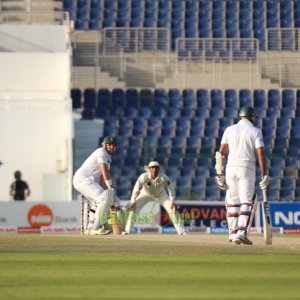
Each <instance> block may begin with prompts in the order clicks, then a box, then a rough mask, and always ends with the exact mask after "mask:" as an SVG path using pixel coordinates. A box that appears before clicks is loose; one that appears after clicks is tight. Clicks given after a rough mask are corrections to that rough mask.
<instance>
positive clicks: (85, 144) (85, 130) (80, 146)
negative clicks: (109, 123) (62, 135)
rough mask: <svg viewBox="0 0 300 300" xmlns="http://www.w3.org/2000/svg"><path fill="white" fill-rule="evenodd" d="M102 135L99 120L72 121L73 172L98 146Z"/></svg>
mask: <svg viewBox="0 0 300 300" xmlns="http://www.w3.org/2000/svg"><path fill="white" fill-rule="evenodd" d="M102 134H103V121H101V120H96V121H95V120H92V121H88V120H74V158H73V160H74V163H73V164H74V172H75V171H76V170H77V169H78V168H79V167H80V166H81V165H82V163H83V162H84V160H85V159H86V158H87V157H88V156H89V155H90V154H91V153H92V152H93V151H94V150H95V149H96V148H98V145H99V138H100V137H101V136H102Z"/></svg>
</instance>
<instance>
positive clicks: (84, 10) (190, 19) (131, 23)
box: [63, 0, 300, 58]
mask: <svg viewBox="0 0 300 300" xmlns="http://www.w3.org/2000/svg"><path fill="white" fill-rule="evenodd" d="M156 2H157V3H156ZM169 2H171V3H169ZM63 9H64V10H65V11H67V12H68V13H69V15H70V19H72V20H74V21H75V29H77V30H89V29H91V30H95V29H96V30H99V29H102V28H105V27H118V28H122V27H141V26H142V27H144V28H170V30H171V44H172V49H173V50H175V48H176V39H177V38H180V37H187V38H191V37H200V38H210V37H213V38H223V37H227V38H238V37H240V38H242V39H243V38H253V37H254V38H257V39H258V40H259V50H261V51H264V50H266V49H265V40H267V41H268V42H269V45H268V49H270V50H279V49H282V50H293V41H294V38H293V36H292V32H291V31H283V33H282V40H281V45H280V43H279V31H276V30H275V31H272V32H269V34H268V36H266V32H265V28H267V29H278V28H285V29H289V28H294V27H300V13H299V4H298V2H297V1H290V0H281V1H275V0H270V1H262V0H255V1H251V0H245V1H243V0H241V1H233V0H232V1H231V0H228V1H219V0H214V1H207V0H199V1H194V0H180V1H177V0H176V1H175V0H174V1H166V0H161V1H150V0H139V1H137V0H128V1H111V0H103V1H102V0H91V1H89V0H63ZM164 38H165V39H167V35H164ZM150 40H151V39H150ZM277 41H278V42H277ZM146 47H149V48H150V49H151V48H152V47H153V44H151V42H150V43H148V44H147V45H146ZM196 52H197V51H196ZM196 52H194V54H195V57H199V56H197V53H196ZM213 53H214V52H210V54H209V55H214V54H213ZM198 54H199V52H198ZM236 54H237V55H238V57H239V58H242V57H244V53H241V52H240V51H237V52H236ZM221 55H225V57H226V53H224V52H223V53H222V54H221ZM245 58H246V56H245Z"/></svg>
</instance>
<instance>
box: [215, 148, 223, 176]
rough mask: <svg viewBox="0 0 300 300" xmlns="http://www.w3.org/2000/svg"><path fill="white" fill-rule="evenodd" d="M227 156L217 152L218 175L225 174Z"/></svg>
mask: <svg viewBox="0 0 300 300" xmlns="http://www.w3.org/2000/svg"><path fill="white" fill-rule="evenodd" d="M224 160H225V156H223V155H222V154H221V153H220V152H218V151H217V152H216V165H215V169H216V173H217V175H224V174H225V163H224Z"/></svg>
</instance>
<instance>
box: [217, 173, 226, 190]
mask: <svg viewBox="0 0 300 300" xmlns="http://www.w3.org/2000/svg"><path fill="white" fill-rule="evenodd" d="M215 182H216V185H217V186H218V188H219V189H220V190H223V191H225V190H227V184H226V179H225V174H219V175H217V176H216V177H215Z"/></svg>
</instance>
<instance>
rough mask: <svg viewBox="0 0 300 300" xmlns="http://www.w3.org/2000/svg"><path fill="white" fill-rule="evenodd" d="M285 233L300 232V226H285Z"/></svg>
mask: <svg viewBox="0 0 300 300" xmlns="http://www.w3.org/2000/svg"><path fill="white" fill-rule="evenodd" d="M283 232H284V233H298V234H299V233H300V228H285V229H284V230H283Z"/></svg>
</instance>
